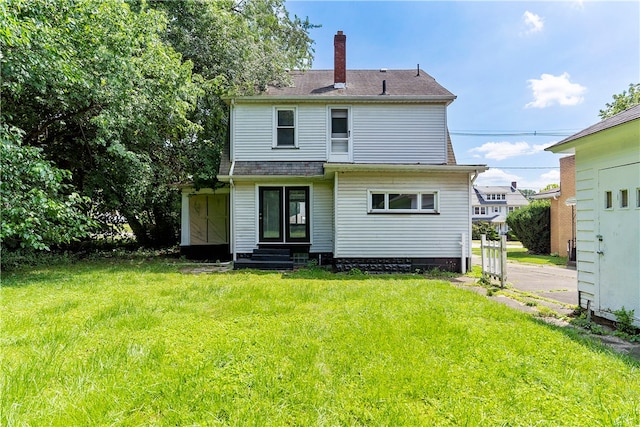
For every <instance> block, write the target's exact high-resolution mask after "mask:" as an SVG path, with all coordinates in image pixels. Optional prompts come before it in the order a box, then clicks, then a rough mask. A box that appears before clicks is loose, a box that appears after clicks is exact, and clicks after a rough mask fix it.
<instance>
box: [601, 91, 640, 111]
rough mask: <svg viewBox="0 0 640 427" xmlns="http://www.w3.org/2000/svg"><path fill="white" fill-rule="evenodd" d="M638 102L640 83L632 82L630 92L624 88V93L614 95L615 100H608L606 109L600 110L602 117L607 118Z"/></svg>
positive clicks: (639, 99) (639, 100)
mask: <svg viewBox="0 0 640 427" xmlns="http://www.w3.org/2000/svg"><path fill="white" fill-rule="evenodd" d="M638 104H640V83H636V84H633V83H631V84H630V85H629V92H627V91H626V90H623V91H622V93H620V94H617V95H613V102H610V103H609V102H608V103H607V105H606V107H605V108H604V110H600V118H601V119H602V120H604V119H607V118H609V117H611V116H615V115H616V114H618V113H621V112H623V111H624V110H627V109H629V108H631V107H633V106H634V105H638Z"/></svg>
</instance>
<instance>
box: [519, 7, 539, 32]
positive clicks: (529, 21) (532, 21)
mask: <svg viewBox="0 0 640 427" xmlns="http://www.w3.org/2000/svg"><path fill="white" fill-rule="evenodd" d="M522 20H523V21H524V25H526V26H527V31H526V32H525V34H533V33H539V32H540V31H542V29H543V28H544V20H543V19H542V18H541V17H540V16H539V15H536V14H535V13H532V12H529V11H528V10H527V11H526V12H525V13H524V15H522Z"/></svg>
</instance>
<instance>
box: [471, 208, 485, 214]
mask: <svg viewBox="0 0 640 427" xmlns="http://www.w3.org/2000/svg"><path fill="white" fill-rule="evenodd" d="M473 214H474V215H486V214H487V207H486V206H474V207H473Z"/></svg>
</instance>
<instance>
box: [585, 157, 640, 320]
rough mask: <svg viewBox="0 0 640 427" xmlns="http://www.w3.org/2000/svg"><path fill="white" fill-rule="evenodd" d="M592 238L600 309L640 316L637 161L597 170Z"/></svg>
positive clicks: (639, 168) (639, 173)
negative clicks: (623, 309)
mask: <svg viewBox="0 0 640 427" xmlns="http://www.w3.org/2000/svg"><path fill="white" fill-rule="evenodd" d="M598 182H599V188H598V197H596V203H597V206H596V210H597V215H598V218H597V220H598V234H597V235H596V239H595V246H596V248H595V249H596V252H597V253H596V259H597V262H598V267H599V268H598V279H597V283H598V286H599V295H600V303H599V306H600V309H601V310H602V311H614V310H619V309H620V308H622V307H623V306H624V308H625V309H626V310H635V317H636V319H640V279H639V278H640V244H639V243H638V242H640V163H633V164H629V165H624V166H618V167H613V168H609V169H601V170H600V171H599V172H598Z"/></svg>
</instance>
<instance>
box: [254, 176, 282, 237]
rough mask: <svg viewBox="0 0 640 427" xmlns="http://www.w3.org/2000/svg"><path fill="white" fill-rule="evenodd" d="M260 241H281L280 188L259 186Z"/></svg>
mask: <svg viewBox="0 0 640 427" xmlns="http://www.w3.org/2000/svg"><path fill="white" fill-rule="evenodd" d="M259 216H260V221H259V223H260V241H261V242H282V237H283V235H282V188H280V187H260V214H259Z"/></svg>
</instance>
